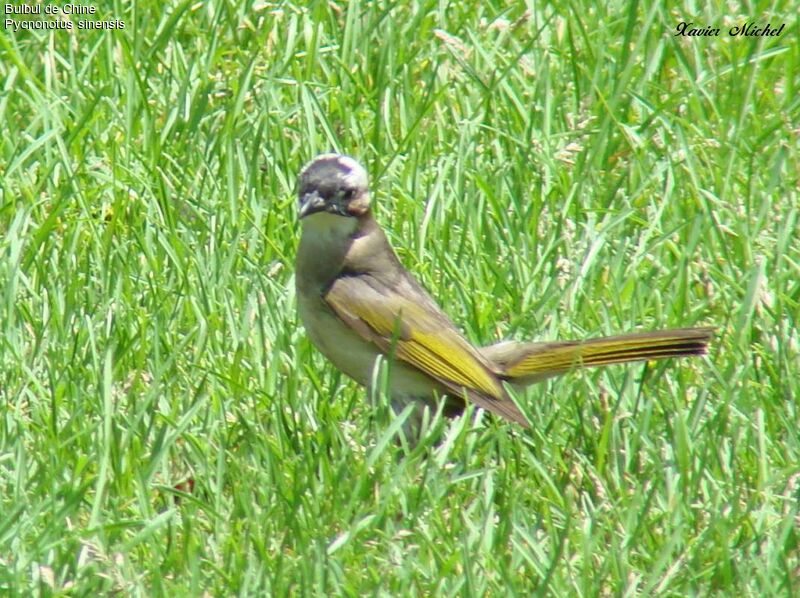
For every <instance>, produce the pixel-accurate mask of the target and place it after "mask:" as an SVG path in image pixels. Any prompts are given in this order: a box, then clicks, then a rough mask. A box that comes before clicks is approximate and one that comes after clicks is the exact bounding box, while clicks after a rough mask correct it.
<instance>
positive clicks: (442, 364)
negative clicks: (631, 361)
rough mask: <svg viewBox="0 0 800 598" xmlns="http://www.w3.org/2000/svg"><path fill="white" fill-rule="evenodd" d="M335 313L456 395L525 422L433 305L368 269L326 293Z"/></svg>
mask: <svg viewBox="0 0 800 598" xmlns="http://www.w3.org/2000/svg"><path fill="white" fill-rule="evenodd" d="M324 299H325V301H326V302H327V304H328V305H329V306H330V308H331V309H332V310H333V312H334V313H335V314H336V315H337V316H338V317H339V318H340V319H341V320H342V321H343V322H344V323H346V324H347V325H348V326H349V327H350V328H352V329H353V330H354V331H356V332H357V333H358V334H359V335H360V336H361V337H362V338H364V339H365V340H367V341H369V342H371V343H374V344H375V345H376V346H377V347H378V348H379V349H380V350H381V351H382V352H383V353H385V354H387V355H388V354H390V353H392V352H393V353H394V357H395V358H397V359H399V360H401V361H403V362H404V363H406V364H408V365H411V366H413V367H415V368H416V369H418V370H420V371H422V372H424V373H425V374H427V375H428V376H430V377H431V378H433V379H435V380H436V381H438V382H439V383H440V384H442V385H443V386H444V387H445V388H447V389H448V390H449V391H451V392H452V393H454V394H455V395H457V396H461V397H466V398H467V399H469V400H470V401H472V402H474V403H475V404H476V405H478V406H479V407H483V408H484V409H487V410H488V411H491V412H493V413H496V414H498V415H500V416H502V417H505V418H506V419H509V420H511V421H515V422H517V423H520V424H522V425H524V426H527V425H528V424H527V421H526V420H525V417H524V416H523V415H522V413H521V412H520V411H519V409H518V408H517V406H516V405H515V404H514V402H513V401H512V400H511V399H510V398H509V397H508V395H507V394H506V391H505V389H504V388H503V385H502V382H501V381H500V379H499V378H498V377H497V376H496V375H495V373H494V372H493V371H492V368H491V366H490V364H489V362H488V361H486V360H485V359H484V358H483V357H482V356H481V355H480V354H479V353H478V351H477V350H476V349H475V348H474V347H473V346H472V345H470V344H469V343H468V342H467V341H466V339H464V337H462V336H461V334H459V332H458V331H457V330H456V329H455V328H454V327H453V325H452V324H451V323H450V320H449V319H448V318H447V316H445V315H444V314H443V313H441V312H440V311H438V309H434V305H433V304H432V303H431V302H430V300H429V298H428V297H427V296H422V297H419V300H418V301H415V300H414V299H412V298H407V297H406V294H405V293H403V294H401V293H398V292H397V290H395V288H393V287H392V286H389V285H387V284H385V283H383V282H381V281H380V280H378V279H377V278H375V277H373V276H370V275H368V274H359V275H353V276H342V277H340V278H338V279H336V281H335V282H334V283H333V284H332V285H331V287H330V289H329V290H328V292H327V293H326V294H325V296H324Z"/></svg>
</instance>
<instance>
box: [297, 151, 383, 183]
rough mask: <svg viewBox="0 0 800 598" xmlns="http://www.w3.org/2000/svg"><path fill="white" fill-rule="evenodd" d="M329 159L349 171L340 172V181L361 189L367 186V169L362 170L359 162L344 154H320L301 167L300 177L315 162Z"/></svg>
mask: <svg viewBox="0 0 800 598" xmlns="http://www.w3.org/2000/svg"><path fill="white" fill-rule="evenodd" d="M331 159H334V160H336V161H337V162H338V163H339V164H341V165H342V166H343V167H344V170H349V171H350V172H349V173H348V174H342V181H344V182H345V183H346V184H347V185H348V186H350V187H353V188H361V189H366V188H367V183H368V180H369V177H368V176H367V171H366V170H364V167H363V166H361V164H359V163H358V161H357V160H356V159H355V158H351V157H350V156H345V155H344V154H320V155H319V156H317V157H316V158H314V159H313V160H311V162H309V163H308V164H306V165H305V166H304V167H303V169H302V170H301V171H300V177H301V178H302V177H303V176H305V174H306V172H307V171H308V170H309V169H310V168H311V167H312V166H314V164H316V163H317V162H325V161H328V160H331Z"/></svg>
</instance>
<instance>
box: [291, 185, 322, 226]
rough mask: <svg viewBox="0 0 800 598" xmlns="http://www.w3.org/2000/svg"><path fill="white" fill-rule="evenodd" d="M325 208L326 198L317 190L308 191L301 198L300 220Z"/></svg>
mask: <svg viewBox="0 0 800 598" xmlns="http://www.w3.org/2000/svg"><path fill="white" fill-rule="evenodd" d="M324 209H325V198H324V197H322V196H321V195H320V194H319V193H317V192H316V191H310V192H309V193H306V194H305V195H303V196H302V197H301V198H300V210H299V212H298V214H297V215H298V217H299V218H300V220H302V219H303V218H305V217H306V216H308V215H309V214H314V213H315V212H321V211H323V210H324Z"/></svg>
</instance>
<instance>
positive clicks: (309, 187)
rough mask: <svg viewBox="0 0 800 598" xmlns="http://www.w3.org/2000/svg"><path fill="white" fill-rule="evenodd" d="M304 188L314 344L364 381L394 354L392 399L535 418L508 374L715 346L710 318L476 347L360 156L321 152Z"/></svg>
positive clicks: (301, 273) (305, 302) (518, 379)
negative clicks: (431, 290) (418, 269)
mask: <svg viewBox="0 0 800 598" xmlns="http://www.w3.org/2000/svg"><path fill="white" fill-rule="evenodd" d="M298 194H299V217H300V219H301V221H302V229H303V230H302V236H301V239H300V247H299V249H298V253H297V272H296V275H295V276H296V284H297V298H298V306H299V313H300V318H301V319H302V321H303V324H304V325H305V328H306V330H307V331H308V334H309V336H310V337H311V340H312V342H313V343H314V345H316V347H317V348H318V349H319V350H320V351H321V352H322V353H323V354H324V355H325V356H326V357H327V358H328V359H329V360H330V361H331V362H333V364H334V365H335V366H336V367H337V368H339V369H340V370H341V371H342V372H344V373H345V374H347V375H348V376H350V377H351V378H353V379H354V380H356V381H357V382H358V383H359V384H362V385H364V386H367V387H368V386H369V385H370V383H371V381H372V380H373V369H374V367H375V363H376V359H377V358H378V357H379V356H384V357H385V358H387V359H390V360H391V370H390V372H391V373H390V377H389V384H390V392H391V398H392V405H393V407H394V408H395V410H398V409H400V410H402V408H403V407H404V406H405V405H406V404H408V403H409V402H411V401H416V402H423V403H428V404H433V400H434V399H435V397H437V396H439V397H446V400H447V403H446V408H445V412H446V413H448V414H457V413H460V412H461V411H462V410H463V407H464V405H465V402H466V401H471V402H472V403H475V404H476V405H478V406H479V407H482V408H484V409H487V410H488V411H491V412H492V413H496V414H497V415H500V416H502V417H504V418H506V419H508V420H511V421H514V422H517V423H519V424H521V425H523V426H527V425H528V423H527V421H526V419H525V417H524V416H523V414H522V413H521V412H520V410H519V409H518V408H517V406H516V405H515V404H514V402H513V401H512V400H511V399H510V398H509V396H508V394H507V392H506V389H505V387H504V383H510V384H511V385H513V386H515V387H524V386H526V385H528V384H532V383H534V382H539V381H541V380H545V379H547V378H550V377H552V376H557V375H559V374H564V373H565V372H568V371H570V370H572V369H574V368H579V367H588V366H599V365H609V364H614V363H626V362H629V361H643V360H650V359H664V358H668V357H682V356H686V355H703V354H705V353H706V348H707V345H708V342H709V340H710V339H711V335H712V332H713V328H684V329H675V330H664V331H661V332H645V333H638V334H627V335H622V336H612V337H607V338H597V339H591V340H585V341H565V342H545V343H528V342H514V341H506V342H501V343H499V344H496V345H491V346H489V347H475V346H473V345H472V344H471V343H470V342H469V341H468V340H467V339H466V338H464V336H463V335H462V334H461V333H460V332H459V331H458V329H457V328H456V327H455V325H454V324H453V322H452V321H451V320H450V318H449V317H447V315H446V314H445V313H444V312H443V311H442V310H441V308H440V307H439V306H438V305H437V304H436V302H435V301H434V300H433V299H432V298H431V297H430V296H429V295H428V293H427V292H426V291H425V289H423V288H422V286H420V284H419V283H418V282H417V281H416V280H415V279H414V278H413V277H412V276H411V274H409V273H408V271H407V270H406V269H405V268H404V267H403V266H402V265H401V264H400V262H399V260H398V259H397V256H396V255H395V253H394V250H393V249H392V247H391V246H390V245H389V242H388V241H387V239H386V235H384V233H383V231H382V230H381V228H380V227H379V226H378V223H377V222H376V221H375V218H374V217H373V215H372V210H371V209H370V195H369V189H368V186H367V173H366V171H365V170H364V168H363V167H362V166H361V165H360V164H358V162H356V161H355V160H353V159H352V158H349V157H347V156H342V155H338V154H324V155H321V156H319V157H317V158H316V159H314V160H313V161H312V162H311V163H310V164H308V165H307V166H306V167H305V168H304V169H303V170H302V172H301V173H300V180H299V189H298Z"/></svg>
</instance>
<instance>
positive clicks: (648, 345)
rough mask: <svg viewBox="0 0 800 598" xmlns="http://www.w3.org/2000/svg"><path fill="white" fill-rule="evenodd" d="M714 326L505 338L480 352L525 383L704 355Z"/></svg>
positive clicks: (507, 375)
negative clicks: (545, 339)
mask: <svg viewBox="0 0 800 598" xmlns="http://www.w3.org/2000/svg"><path fill="white" fill-rule="evenodd" d="M713 333H714V328H711V327H708V328H680V329H675V330H663V331H658V332H642V333H637V334H624V335H621V336H609V337H606V338H596V339H590V340H586V341H561V342H550V343H521V342H515V341H505V342H502V343H498V344H496V345H491V346H489V347H483V348H482V349H481V353H483V355H484V356H485V357H487V358H488V359H489V360H490V361H491V362H492V363H494V364H495V365H496V366H497V369H498V373H499V374H500V375H501V376H503V377H504V378H506V379H507V380H508V381H509V382H511V383H512V384H514V385H518V386H527V385H528V384H533V383H535V382H541V381H542V380H546V379H547V378H551V377H553V376H558V375H561V374H564V373H566V372H568V371H570V370H573V369H576V368H583V367H592V366H600V365H611V364H615V363H627V362H629V361H648V360H651V359H667V358H669V357H685V356H689V355H705V353H706V352H707V349H708V343H709V341H710V340H711V337H712V335H713Z"/></svg>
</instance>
